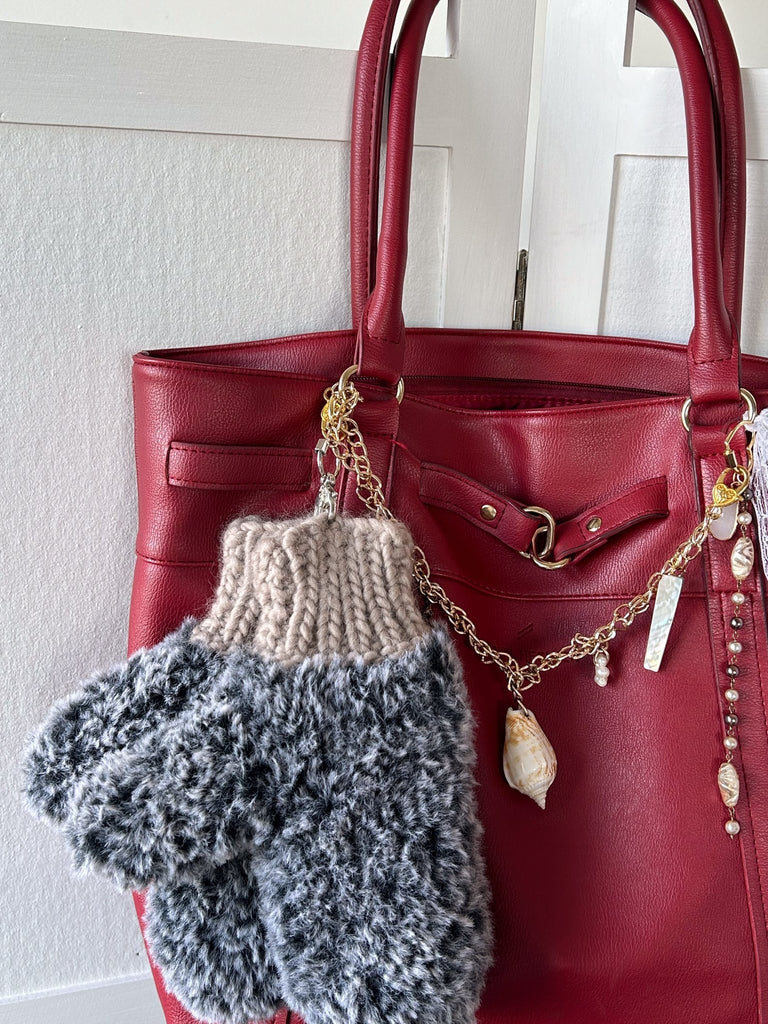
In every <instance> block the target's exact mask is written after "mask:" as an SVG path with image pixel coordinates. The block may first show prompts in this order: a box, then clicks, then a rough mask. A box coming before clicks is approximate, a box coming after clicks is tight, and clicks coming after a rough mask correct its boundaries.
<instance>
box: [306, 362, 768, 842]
mask: <svg viewBox="0 0 768 1024" xmlns="http://www.w3.org/2000/svg"><path fill="white" fill-rule="evenodd" d="M357 371H358V367H357V366H356V365H355V366H349V367H347V369H346V370H345V371H344V373H343V374H342V375H341V377H340V378H339V381H338V383H336V384H335V385H332V386H331V387H329V388H327V389H326V391H325V392H324V397H325V405H324V406H323V410H322V414H321V429H322V435H323V438H324V442H319V443H318V446H317V449H316V450H317V457H318V468H319V472H320V478H321V481H322V482H323V486H322V487H321V495H320V496H319V499H318V507H317V509H316V511H317V513H318V514H323V513H326V514H328V516H329V517H332V516H333V514H334V511H335V509H334V507H333V502H334V498H335V493H334V487H333V483H334V482H335V476H336V474H337V473H338V472H339V470H340V469H341V468H342V467H343V468H344V469H346V470H347V471H348V472H350V473H354V475H355V477H356V483H355V493H356V494H357V497H358V498H359V499H360V501H361V502H362V503H363V505H364V506H365V507H366V508H367V509H368V511H369V512H371V513H372V514H373V515H375V516H377V517H379V518H384V519H389V520H393V519H394V518H395V516H394V513H393V512H392V510H391V509H390V508H389V507H388V506H387V504H386V500H385V497H384V491H383V486H382V482H381V480H380V479H379V478H378V477H377V476H376V474H375V473H374V472H373V469H372V467H371V461H370V456H369V454H368V449H367V447H366V444H365V441H364V439H363V436H362V434H361V433H360V428H359V426H358V424H357V423H356V421H355V420H354V418H353V415H352V414H353V412H354V410H355V407H356V406H357V404H358V403H359V402H361V401H362V400H363V399H362V397H361V395H360V392H359V391H358V390H357V388H356V387H355V385H354V383H353V382H352V377H353V376H354V375H355V374H356V373H357ZM402 385H403V382H402V380H401V381H400V385H399V387H398V396H397V398H398V401H400V400H401V399H402V397H403V386H402ZM741 395H742V397H743V398H744V400H745V402H746V406H747V409H746V415H745V417H744V418H743V419H741V420H740V421H739V422H738V423H737V424H736V425H735V426H734V427H732V428H731V429H730V430H729V431H728V433H727V434H726V437H725V453H724V454H725V463H726V469H725V470H724V471H723V472H722V473H721V474H720V477H719V478H718V480H717V483H716V484H715V486H714V488H713V491H712V502H711V503H710V504H709V505H707V508H706V510H705V512H704V517H703V519H702V520H701V522H700V523H699V524H698V525H697V526H696V527H695V528H694V530H693V532H692V533H691V534H690V536H689V537H687V538H686V539H685V540H684V541H683V542H682V543H681V544H679V545H678V547H677V549H676V550H675V551H674V552H673V553H672V555H671V556H670V557H669V558H668V559H667V560H666V562H664V564H663V565H662V567H661V568H660V569H659V570H658V572H655V573H653V574H652V575H651V576H650V578H649V579H648V581H647V583H646V587H645V590H644V591H643V592H642V593H640V594H635V596H634V597H631V598H630V599H629V600H628V601H625V602H623V603H622V604H620V605H618V606H617V607H616V608H614V610H613V614H612V615H611V618H610V621H609V622H606V623H605V624H604V625H602V626H599V627H598V628H597V629H595V630H594V632H592V633H591V634H585V633H581V632H579V633H576V634H575V635H574V636H573V637H571V640H570V643H568V644H567V645H566V646H565V647H561V648H560V649H559V650H554V651H550V652H549V653H547V654H536V655H534V656H533V657H532V658H531V659H530V661H529V662H527V663H525V664H521V663H520V662H519V661H517V659H516V658H514V657H513V656H512V655H511V654H509V653H508V652H506V651H503V650H499V649H497V648H495V647H493V646H492V645H491V644H490V643H488V641H487V640H483V639H482V638H481V637H479V636H478V634H477V630H476V627H475V624H474V623H473V622H472V620H471V619H470V618H469V616H468V615H467V613H466V612H465V611H464V609H463V608H461V607H460V606H459V605H457V604H455V603H454V602H453V601H452V600H451V599H450V597H449V596H448V594H447V593H446V592H445V590H444V589H443V587H442V586H440V584H439V583H436V582H435V581H434V580H433V579H432V578H431V572H432V570H431V569H430V566H429V562H428V561H427V558H426V556H425V554H424V552H423V551H422V550H421V548H420V547H418V546H417V547H415V548H414V555H415V559H414V566H413V575H414V577H415V579H416V583H417V585H418V588H419V591H420V593H421V594H422V596H423V597H424V598H425V600H426V601H427V602H428V603H429V604H431V605H437V606H438V607H439V608H441V609H442V611H443V612H444V614H445V616H446V618H447V619H448V621H449V622H450V624H451V625H452V626H453V628H454V629H455V631H456V633H458V634H459V635H460V636H463V637H465V638H466V640H467V642H468V643H469V646H470V647H471V648H472V650H473V651H474V652H475V653H476V654H477V655H478V657H479V658H480V660H481V661H482V662H483V663H484V664H486V665H495V666H497V668H499V669H500V670H501V671H502V672H503V673H504V676H505V677H506V680H507V689H508V690H509V691H510V692H511V693H512V695H513V696H514V698H515V700H516V702H517V708H516V709H515V708H510V709H509V710H508V712H507V718H506V723H505V726H506V728H505V742H504V754H503V767H504V775H505V776H506V779H507V782H508V783H509V785H510V786H511V787H512V788H513V789H516V790H518V791H519V792H521V793H523V794H525V795H526V796H529V797H531V798H532V799H533V800H534V801H535V802H536V803H537V804H538V805H539V807H542V808H543V807H544V805H545V801H546V793H547V790H548V789H549V787H550V786H551V784H552V782H553V781H554V778H555V774H556V772H557V759H556V757H555V752H554V750H553V748H552V744H551V743H550V742H549V740H548V739H547V737H546V736H545V734H544V732H543V730H542V729H541V726H540V725H539V724H538V722H537V721H536V718H535V717H534V715H533V713H532V712H531V711H530V710H529V709H528V708H526V706H525V705H524V703H523V696H522V695H523V692H524V691H526V690H530V689H531V687H533V686H537V685H538V684H539V683H540V682H541V680H542V675H543V674H544V673H545V672H550V671H551V670H552V669H555V668H557V667H558V666H559V665H562V664H563V662H566V661H580V660H581V659H582V658H588V659H591V660H592V664H593V666H594V680H595V683H597V685H598V686H600V687H605V686H607V684H608V679H609V676H610V669H609V668H608V662H609V658H610V655H609V653H608V645H609V644H610V643H612V642H613V641H614V640H616V638H617V637H618V636H619V634H620V633H621V632H623V631H624V630H626V629H629V628H630V627H631V626H632V625H633V623H634V622H635V620H636V619H637V617H638V616H639V615H642V614H643V613H644V612H646V611H648V609H649V608H650V607H651V605H653V604H654V601H655V602H656V604H655V607H654V614H653V621H652V623H651V636H650V638H649V642H648V646H647V649H646V655H645V667H646V668H647V669H649V670H651V671H653V672H658V670H659V667H660V665H661V660H662V656H663V654H664V648H665V646H666V643H667V640H668V638H669V635H670V632H671V629H672V624H673V620H674V616H675V611H676V609H677V604H678V598H679V597H680V591H681V589H682V586H683V577H684V576H685V573H686V570H687V568H688V566H689V565H690V564H691V562H693V561H694V560H695V559H696V558H698V557H699V555H700V554H701V552H702V549H703V548H704V545H705V544H706V543H707V541H708V540H709V539H710V537H714V538H716V539H717V540H721V541H727V540H730V539H731V538H732V537H733V536H734V534H735V532H736V530H737V529H738V528H739V527H740V528H741V537H740V538H739V539H738V540H737V542H736V545H735V546H734V549H733V552H732V555H731V569H732V571H733V575H734V579H735V580H736V590H735V592H734V593H733V595H732V601H733V605H734V614H733V616H732V618H731V639H730V640H729V641H728V663H727V666H726V669H725V671H726V675H727V677H728V684H727V685H728V689H726V690H725V699H726V701H727V703H728V711H727V712H726V714H725V725H726V730H727V734H726V736H725V739H724V746H725V749H726V755H725V761H724V762H723V763H722V764H721V765H720V768H719V770H718V775H717V781H718V786H719V788H720V793H721V794H722V798H723V802H724V803H725V805H726V807H728V809H729V811H730V818H729V820H728V821H727V822H726V824H725V830H726V832H727V833H728V834H729V835H730V836H736V835H737V834H738V833H739V831H740V828H741V826H740V825H739V822H738V821H737V820H736V816H735V812H734V810H733V808H734V807H735V806H736V804H737V802H738V799H739V776H738V774H737V772H736V768H735V766H734V764H733V757H734V754H733V752H734V750H736V749H738V746H739V742H738V739H737V737H736V726H737V725H738V721H739V718H738V715H737V714H736V702H737V701H738V700H739V692H738V690H737V689H736V679H737V678H738V676H739V673H740V668H739V664H738V658H739V655H740V654H741V653H742V650H743V647H742V642H741V640H740V639H739V635H740V634H739V631H740V630H741V628H742V627H743V625H744V619H743V616H742V612H743V610H744V608H745V607H746V595H745V594H744V593H742V590H741V586H742V582H743V581H744V580H745V579H747V577H748V576H749V574H750V573H751V572H752V569H753V566H754V559H755V553H754V546H753V544H752V541H751V540H750V538H749V536H748V532H747V527H748V526H749V525H750V524H751V523H752V515H751V514H750V512H749V511H747V509H746V507H745V505H744V502H745V501H746V500H747V495H746V493H745V492H747V489H748V488H749V486H750V481H751V477H752V472H753V469H754V468H755V459H754V457H753V448H754V434H755V432H756V431H757V432H758V433H759V430H758V426H761V427H762V428H764V432H765V435H766V448H768V411H766V413H765V414H761V417H762V419H761V417H758V420H759V421H761V422H760V424H757V423H756V420H755V417H756V416H757V403H756V402H755V399H754V397H753V395H751V394H750V392H748V391H745V390H744V389H742V391H741ZM690 402H691V399H688V401H687V402H686V405H685V406H684V408H683V424H684V425H685V427H686V429H690V421H689V419H688V415H689V412H690ZM741 430H746V431H747V433H748V435H749V434H751V435H752V436H751V439H750V440H748V442H747V446H746V447H747V452H746V455H747V458H746V464H745V465H742V464H740V462H739V459H738V457H737V455H736V453H735V452H734V450H733V448H732V447H731V442H732V441H733V439H734V438H735V437H736V435H737V434H738V433H739V432H740V431H741ZM327 454H331V455H333V456H335V459H336V466H335V469H334V471H333V472H331V473H329V472H328V471H327V470H326V468H325V463H324V459H325V456H326V455H327ZM765 463H766V465H765V466H764V467H763V468H764V474H763V475H764V477H765V493H766V508H767V509H768V452H767V453H766V458H765ZM758 476H759V474H758ZM765 518H766V520H768V511H766V514H765ZM766 532H767V533H768V531H766ZM766 547H767V548H768V540H766ZM766 561H768V559H767V560H766ZM537 564H540V563H537ZM544 568H548V569H551V568H557V566H554V565H551V564H549V565H545V566H544Z"/></svg>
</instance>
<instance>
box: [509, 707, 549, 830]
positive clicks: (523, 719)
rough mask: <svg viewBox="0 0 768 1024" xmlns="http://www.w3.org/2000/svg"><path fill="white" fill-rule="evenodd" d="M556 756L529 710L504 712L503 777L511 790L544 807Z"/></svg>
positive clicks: (510, 709)
mask: <svg viewBox="0 0 768 1024" xmlns="http://www.w3.org/2000/svg"><path fill="white" fill-rule="evenodd" d="M556 774H557V757H556V756H555V751H554V749H553V748H552V744H551V743H550V742H549V740H548V739H547V737H546V736H545V735H544V732H543V730H542V728H541V726H540V725H539V723H538V722H537V721H536V718H535V716H534V714H533V712H532V711H519V710H518V711H515V710H514V709H513V708H509V710H508V711H507V719H506V731H505V737H504V776H505V778H506V780H507V782H508V783H509V784H510V786H511V787H512V789H516V790H517V791H518V792H520V793H523V794H524V795H525V796H529V797H530V798H531V799H532V800H535V802H536V803H537V804H538V805H539V807H541V809H542V810H543V809H544V806H545V803H546V799H547V790H548V789H549V787H550V786H551V785H552V783H553V782H554V781H555V775H556Z"/></svg>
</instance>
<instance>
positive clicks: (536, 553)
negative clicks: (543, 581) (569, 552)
mask: <svg viewBox="0 0 768 1024" xmlns="http://www.w3.org/2000/svg"><path fill="white" fill-rule="evenodd" d="M523 512H527V513H528V514H529V515H537V516H541V517H542V518H543V519H544V522H543V523H542V524H541V526H538V527H537V528H536V529H535V530H534V533H533V537H532V538H531V550H530V551H521V552H520V554H521V555H523V556H524V557H525V558H530V559H531V561H532V562H533V563H534V565H538V567H539V568H540V569H562V568H563V567H564V566H566V565H568V563H569V562H570V560H571V559H570V556H567V557H566V558H559V559H558V560H557V561H555V562H553V561H551V560H550V559H549V556H550V555H551V554H552V549H553V548H554V546H555V529H556V527H557V524H556V523H555V517H554V516H553V515H552V513H551V512H549V511H548V510H547V509H545V508H542V507H541V506H540V505H526V506H525V507H524V508H523ZM542 535H543V536H544V542H543V544H541V545H540V544H539V537H541V536H542Z"/></svg>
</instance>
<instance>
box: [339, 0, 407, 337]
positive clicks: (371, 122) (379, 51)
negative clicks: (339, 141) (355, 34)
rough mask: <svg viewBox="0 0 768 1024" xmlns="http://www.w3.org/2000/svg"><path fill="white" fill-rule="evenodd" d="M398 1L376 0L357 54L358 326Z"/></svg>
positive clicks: (354, 196) (353, 230) (354, 194)
mask: <svg viewBox="0 0 768 1024" xmlns="http://www.w3.org/2000/svg"><path fill="white" fill-rule="evenodd" d="M399 6H400V0H374V2H373V3H372V4H371V9H370V11H369V12H368V17H367V19H366V22H365V28H364V29H363V36H362V39H361V40H360V49H359V51H358V54H357V70H356V73H355V96H354V101H353V105H352V139H351V157H350V171H351V173H350V255H351V259H352V323H353V325H354V326H355V328H356V327H357V326H358V324H359V323H360V318H361V317H362V315H363V310H364V309H365V305H366V302H367V301H368V296H369V295H370V294H371V290H372V288H373V279H374V267H375V263H376V242H377V239H376V235H377V231H378V220H379V160H380V153H381V131H382V122H383V120H384V94H385V85H386V79H387V67H388V64H389V49H390V46H391V44H392V33H393V31H394V27H395V18H396V16H397V10H398V7H399Z"/></svg>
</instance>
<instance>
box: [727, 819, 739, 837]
mask: <svg viewBox="0 0 768 1024" xmlns="http://www.w3.org/2000/svg"><path fill="white" fill-rule="evenodd" d="M725 831H726V832H727V833H728V835H729V836H737V835H738V834H739V832H741V825H740V824H739V823H738V821H736V819H735V818H734V819H733V820H732V821H726V823H725Z"/></svg>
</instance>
